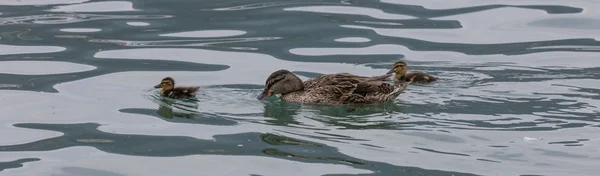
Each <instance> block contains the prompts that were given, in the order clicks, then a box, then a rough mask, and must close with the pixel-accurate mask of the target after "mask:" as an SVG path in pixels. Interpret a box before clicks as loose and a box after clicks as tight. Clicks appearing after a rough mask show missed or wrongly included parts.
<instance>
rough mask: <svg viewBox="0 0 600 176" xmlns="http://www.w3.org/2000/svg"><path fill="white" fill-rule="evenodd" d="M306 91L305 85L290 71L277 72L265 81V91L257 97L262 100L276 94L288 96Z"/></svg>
mask: <svg viewBox="0 0 600 176" xmlns="http://www.w3.org/2000/svg"><path fill="white" fill-rule="evenodd" d="M302 89H304V83H302V80H301V79H300V78H298V76H296V75H294V74H293V73H292V72H290V71H288V70H283V69H282V70H277V71H275V72H273V73H271V75H270V76H269V77H268V78H267V81H265V89H264V90H263V92H262V93H261V94H260V95H259V96H258V97H257V99H259V100H262V99H265V98H267V97H270V96H273V95H275V94H286V93H290V92H295V91H300V90H302Z"/></svg>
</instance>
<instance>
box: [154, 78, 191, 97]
mask: <svg viewBox="0 0 600 176" xmlns="http://www.w3.org/2000/svg"><path fill="white" fill-rule="evenodd" d="M154 88H162V89H161V90H160V95H162V96H165V97H169V98H176V99H179V98H190V97H194V96H196V92H197V91H198V89H200V87H198V86H193V87H175V80H173V78H171V77H166V78H163V79H162V80H161V81H160V84H158V85H156V86H154Z"/></svg>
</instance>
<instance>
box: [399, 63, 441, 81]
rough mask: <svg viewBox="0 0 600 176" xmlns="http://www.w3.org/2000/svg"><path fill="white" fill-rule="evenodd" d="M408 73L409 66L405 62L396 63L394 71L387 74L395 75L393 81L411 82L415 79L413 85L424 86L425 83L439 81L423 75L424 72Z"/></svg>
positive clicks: (425, 74)
mask: <svg viewBox="0 0 600 176" xmlns="http://www.w3.org/2000/svg"><path fill="white" fill-rule="evenodd" d="M406 72H408V65H406V63H405V62H404V61H398V62H396V63H394V66H393V67H392V69H391V70H390V71H388V72H387V74H391V73H395V75H394V77H393V78H392V79H393V80H394V81H397V82H409V81H410V80H411V79H413V80H412V81H413V83H417V84H424V83H430V82H433V81H436V80H437V78H436V77H434V76H431V75H429V74H427V73H423V72H411V73H406Z"/></svg>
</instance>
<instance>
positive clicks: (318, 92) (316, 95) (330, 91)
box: [258, 70, 410, 105]
mask: <svg viewBox="0 0 600 176" xmlns="http://www.w3.org/2000/svg"><path fill="white" fill-rule="evenodd" d="M390 76H392V75H391V74H386V75H382V76H375V77H364V76H357V75H352V74H349V73H337V74H327V75H321V76H318V77H315V78H312V79H309V80H306V81H302V80H301V79H300V78H298V76H296V75H294V74H293V73H292V72H290V71H288V70H278V71H275V72H273V73H272V74H271V75H270V76H269V77H268V78H267V81H266V82H265V89H264V90H263V92H262V93H261V94H260V96H258V99H259V100H262V99H264V98H266V97H270V96H273V95H274V94H281V98H282V99H283V100H285V101H289V102H299V103H311V104H328V105H341V104H347V105H356V104H372V103H382V102H385V101H392V100H394V99H395V98H396V97H398V95H400V93H402V92H403V91H404V89H406V87H407V86H408V84H409V83H410V81H409V82H408V83H404V84H398V85H391V84H388V83H385V82H384V80H386V79H388V78H389V77H390Z"/></svg>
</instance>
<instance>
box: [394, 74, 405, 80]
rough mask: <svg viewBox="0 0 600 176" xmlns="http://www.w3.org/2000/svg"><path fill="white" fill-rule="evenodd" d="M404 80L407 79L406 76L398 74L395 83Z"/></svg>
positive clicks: (395, 76)
mask: <svg viewBox="0 0 600 176" xmlns="http://www.w3.org/2000/svg"><path fill="white" fill-rule="evenodd" d="M404 78H405V77H404V74H398V73H396V74H395V75H394V81H404Z"/></svg>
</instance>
